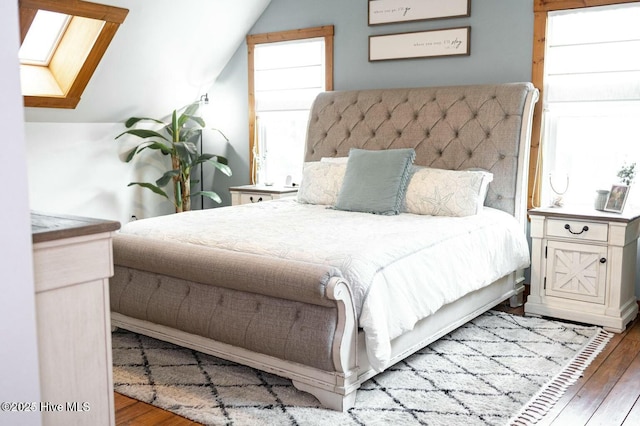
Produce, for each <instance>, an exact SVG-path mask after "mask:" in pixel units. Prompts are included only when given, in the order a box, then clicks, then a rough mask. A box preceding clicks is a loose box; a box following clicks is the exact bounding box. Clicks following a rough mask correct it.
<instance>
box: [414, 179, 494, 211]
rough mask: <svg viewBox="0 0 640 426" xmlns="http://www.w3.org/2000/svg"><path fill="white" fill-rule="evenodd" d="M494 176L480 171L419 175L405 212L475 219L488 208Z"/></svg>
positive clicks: (415, 180)
mask: <svg viewBox="0 0 640 426" xmlns="http://www.w3.org/2000/svg"><path fill="white" fill-rule="evenodd" d="M492 180H493V174H492V173H490V172H487V171H479V170H443V169H432V168H428V167H424V168H419V169H417V170H416V171H415V173H414V174H413V176H411V180H410V181H409V186H407V192H406V196H405V211H407V212H408V213H414V214H425V215H432V216H458V217H461V216H471V215H474V214H478V213H479V212H480V211H481V210H482V207H483V205H484V199H485V197H486V195H487V185H488V184H489V182H491V181H492Z"/></svg>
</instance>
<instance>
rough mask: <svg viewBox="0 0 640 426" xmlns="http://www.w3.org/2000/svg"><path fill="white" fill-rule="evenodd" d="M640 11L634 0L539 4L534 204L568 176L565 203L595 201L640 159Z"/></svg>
mask: <svg viewBox="0 0 640 426" xmlns="http://www.w3.org/2000/svg"><path fill="white" fill-rule="evenodd" d="M612 3H617V4H615V5H612ZM627 3H628V4H627ZM604 5H607V6H606V7H605V6H604ZM639 11H640V3H638V2H631V1H629V0H620V1H617V2H616V1H611V0H588V1H585V2H582V3H581V5H580V6H576V2H574V1H571V0H555V1H542V2H535V4H534V17H535V18H534V48H533V68H532V79H533V83H534V84H535V85H536V87H538V88H539V89H540V90H541V95H542V96H541V101H540V102H538V104H537V105H536V112H535V115H534V127H533V134H532V143H531V154H532V155H531V157H532V158H531V159H532V163H531V167H530V180H529V190H530V203H529V205H530V207H531V206H539V205H548V204H549V203H550V201H551V199H552V198H553V196H554V195H555V194H554V190H555V192H556V193H562V192H564V191H565V189H566V188H565V187H566V186H567V176H568V181H569V185H568V190H567V191H566V194H564V195H563V198H564V202H565V204H567V205H581V204H582V205H589V206H593V201H594V199H595V196H596V190H597V189H610V187H611V184H612V183H616V182H617V181H618V178H617V176H616V174H617V171H618V170H619V169H620V168H621V167H622V166H623V165H625V163H626V164H627V165H628V164H630V163H632V162H638V163H639V165H640V149H639V148H640V144H639V143H638V141H637V137H636V136H635V135H636V134H637V133H638V128H637V127H638V126H637V125H636V124H635V121H637V117H638V112H640V84H638V81H639V80H640V59H638V57H637V54H636V52H637V51H638V49H639V48H640V31H639V28H638V26H637V22H638V19H639V18H640V15H638V13H639ZM552 183H553V187H552ZM632 192H633V191H632ZM630 195H631V196H632V198H633V195H632V194H631V192H630ZM637 195H638V197H639V199H640V194H637Z"/></svg>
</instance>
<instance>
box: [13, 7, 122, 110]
mask: <svg viewBox="0 0 640 426" xmlns="http://www.w3.org/2000/svg"><path fill="white" fill-rule="evenodd" d="M127 13H128V10H126V9H121V8H117V7H112V6H105V5H101V4H96V3H89V2H85V1H79V0H59V1H56V2H52V1H50V0H20V32H21V40H22V44H21V46H20V53H19V56H20V79H21V84H22V94H23V95H24V104H25V106H29V107H49V108H75V107H76V106H77V104H78V102H79V101H80V96H81V95H82V92H83V91H84V89H85V87H86V86H87V84H88V83H89V79H90V78H91V76H92V75H93V72H94V71H95V69H96V67H97V66H98V63H99V62H100V59H101V58H102V55H103V54H104V52H105V51H106V49H107V47H108V46H109V43H110V42H111V40H112V39H113V36H114V35H115V33H116V31H117V30H118V27H119V26H120V24H121V23H122V22H124V19H125V17H126V16H127Z"/></svg>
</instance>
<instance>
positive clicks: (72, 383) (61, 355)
mask: <svg viewBox="0 0 640 426" xmlns="http://www.w3.org/2000/svg"><path fill="white" fill-rule="evenodd" d="M31 224H32V235H33V262H34V280H35V290H36V321H37V328H38V356H39V364H40V392H41V401H40V407H39V409H40V411H41V412H42V422H43V424H44V425H113V424H114V423H115V417H114V406H113V378H112V360H111V321H110V306H109V277H111V276H112V275H113V257H112V249H111V238H112V235H113V232H114V231H116V230H117V229H119V228H120V224H119V223H118V222H113V221H104V220H96V219H89V218H80V217H74V216H67V215H50V214H42V213H32V214H31Z"/></svg>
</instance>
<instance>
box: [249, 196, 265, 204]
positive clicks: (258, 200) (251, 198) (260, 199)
mask: <svg viewBox="0 0 640 426" xmlns="http://www.w3.org/2000/svg"><path fill="white" fill-rule="evenodd" d="M249 200H250V201H251V202H252V203H259V202H260V201H262V197H260V198H258V199H257V200H256V201H253V196H251V197H249Z"/></svg>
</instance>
